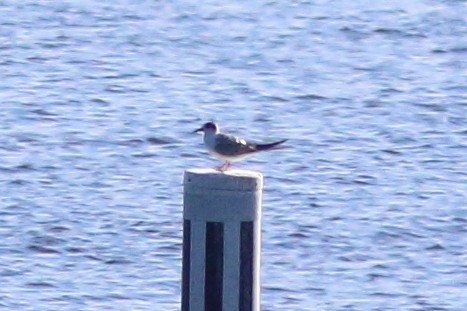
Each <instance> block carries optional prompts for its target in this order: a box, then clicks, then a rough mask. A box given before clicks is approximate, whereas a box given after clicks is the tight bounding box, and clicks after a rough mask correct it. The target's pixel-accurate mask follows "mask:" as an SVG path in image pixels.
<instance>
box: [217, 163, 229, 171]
mask: <svg viewBox="0 0 467 311" xmlns="http://www.w3.org/2000/svg"><path fill="white" fill-rule="evenodd" d="M229 166H230V162H229V161H225V162H224V163H223V164H222V165H221V166H220V167H218V168H217V169H218V170H219V171H221V172H224V171H226V170H227V169H228V168H229Z"/></svg>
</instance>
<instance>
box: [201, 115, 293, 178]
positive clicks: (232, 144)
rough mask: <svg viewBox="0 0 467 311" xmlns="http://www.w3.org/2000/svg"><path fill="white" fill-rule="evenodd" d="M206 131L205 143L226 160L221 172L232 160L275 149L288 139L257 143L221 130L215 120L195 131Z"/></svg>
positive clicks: (211, 150) (216, 155)
mask: <svg viewBox="0 0 467 311" xmlns="http://www.w3.org/2000/svg"><path fill="white" fill-rule="evenodd" d="M198 132H203V133H204V145H205V147H206V149H207V150H208V152H209V153H210V154H211V155H213V156H214V157H216V158H218V159H221V160H223V161H224V163H223V164H222V166H220V167H218V168H217V169H218V170H219V171H221V172H223V171H225V170H227V169H228V168H229V167H230V164H231V163H232V162H236V161H239V160H242V159H245V158H248V157H250V156H252V155H254V154H256V153H258V152H260V151H266V150H271V149H274V148H275V147H276V146H278V145H280V144H282V143H283V142H285V141H287V140H286V139H283V140H279V141H276V142H273V143H270V144H256V143H253V142H249V141H246V140H244V139H242V138H240V137H237V136H234V135H229V134H225V133H221V132H220V128H219V126H218V125H217V124H216V123H214V122H208V123H205V124H204V125H203V126H202V127H200V128H199V129H197V130H195V131H194V132H193V133H198Z"/></svg>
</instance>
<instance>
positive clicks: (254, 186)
mask: <svg viewBox="0 0 467 311" xmlns="http://www.w3.org/2000/svg"><path fill="white" fill-rule="evenodd" d="M184 184H185V187H186V188H191V189H211V190H227V191H256V190H260V189H262V188H263V175H262V174H261V173H260V172H255V171H248V170H238V169H234V170H228V171H224V172H220V171H217V170H214V169H206V168H196V169H189V170H186V171H185V176H184Z"/></svg>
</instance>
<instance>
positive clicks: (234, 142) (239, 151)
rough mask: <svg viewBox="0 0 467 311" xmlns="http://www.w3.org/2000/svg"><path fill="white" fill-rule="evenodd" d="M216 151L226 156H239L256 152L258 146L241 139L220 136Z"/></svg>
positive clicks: (217, 140)
mask: <svg viewBox="0 0 467 311" xmlns="http://www.w3.org/2000/svg"><path fill="white" fill-rule="evenodd" d="M215 151H216V152H217V153H219V154H221V155H225V156H239V155H243V154H247V153H251V152H254V151H256V145H255V144H253V143H249V142H247V141H246V140H244V139H241V138H240V137H236V136H233V135H226V134H218V135H217V137H216V148H215Z"/></svg>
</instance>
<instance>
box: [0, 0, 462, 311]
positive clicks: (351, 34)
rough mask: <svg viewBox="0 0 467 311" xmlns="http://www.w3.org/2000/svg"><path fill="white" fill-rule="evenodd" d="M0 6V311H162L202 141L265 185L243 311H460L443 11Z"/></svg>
mask: <svg viewBox="0 0 467 311" xmlns="http://www.w3.org/2000/svg"><path fill="white" fill-rule="evenodd" d="M219 3H220V1H203V3H202V4H201V3H199V2H197V1H172V2H166V1H161V2H158V1H136V0H135V1H129V0H127V1H123V0H122V1H99V2H97V1H79V2H78V1H61V2H58V1H29V0H28V1H9V0H7V1H1V2H0V104H1V110H0V120H1V122H0V128H1V141H2V143H1V146H0V193H1V195H0V198H1V201H0V202H1V203H0V205H1V209H0V263H1V264H0V282H1V284H3V285H2V288H1V289H0V309H1V310H41V311H42V310H178V309H179V299H180V290H179V288H180V269H181V263H180V253H181V191H182V187H181V181H182V174H183V171H184V170H185V169H187V168H191V167H206V166H211V167H212V166H215V165H218V163H217V162H216V161H215V160H213V159H211V158H210V157H208V156H207V154H206V152H205V151H204V150H203V149H202V146H201V137H200V136H196V135H193V134H191V133H190V132H191V131H192V130H194V129H196V128H197V127H199V126H200V125H201V124H202V123H203V122H204V121H206V120H210V119H215V120H217V121H219V122H220V124H221V126H223V127H224V128H226V129H228V130H231V131H234V132H236V133H238V134H242V135H245V136H247V137H249V138H251V139H256V140H263V139H266V138H271V139H273V138H283V137H285V138H289V139H290V141H289V143H288V144H289V146H290V147H289V149H287V150H284V151H280V152H278V153H275V154H272V153H271V154H263V155H261V156H258V157H256V158H254V159H252V160H250V161H246V162H244V163H239V164H236V165H235V166H237V167H242V168H250V169H256V170H260V171H262V172H263V173H264V174H265V182H266V189H265V193H264V195H265V199H264V223H263V231H264V235H263V260H262V262H263V278H262V285H263V295H262V304H263V310H265V311H267V310H275V311H277V310H359V311H360V310H420V311H421V310H459V311H462V310H467V299H466V298H465V292H466V290H467V282H466V280H467V265H466V262H467V250H466V245H467V229H466V228H467V208H466V207H467V174H466V169H465V168H466V167H467V157H466V154H467V127H466V124H467V95H466V94H467V92H466V90H467V87H466V81H467V71H466V62H465V59H466V56H467V41H466V37H467V36H466V35H467V23H466V20H465V16H466V13H467V10H466V3H465V2H464V1H455V0H446V1H420V0H414V1H400V0H399V1H390V2H388V1H380V2H378V1H367V0H359V1H289V2H287V1H251V2H248V3H240V2H236V1H223V3H222V4H219Z"/></svg>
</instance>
